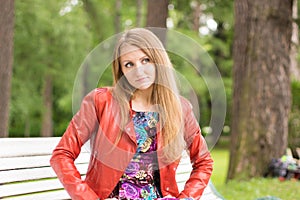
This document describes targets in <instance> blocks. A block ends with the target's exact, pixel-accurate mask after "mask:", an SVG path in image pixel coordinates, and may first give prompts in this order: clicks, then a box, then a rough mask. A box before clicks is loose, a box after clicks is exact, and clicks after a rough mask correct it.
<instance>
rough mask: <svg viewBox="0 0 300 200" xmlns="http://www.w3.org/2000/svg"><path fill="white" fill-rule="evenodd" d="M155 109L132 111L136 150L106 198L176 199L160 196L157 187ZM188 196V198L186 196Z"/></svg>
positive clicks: (139, 199)
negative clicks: (153, 110) (150, 110)
mask: <svg viewBox="0 0 300 200" xmlns="http://www.w3.org/2000/svg"><path fill="white" fill-rule="evenodd" d="M158 120H159V117H158V113H157V112H135V111H133V123H134V129H135V132H136V139H137V146H138V147H137V151H136V153H135V155H134V156H133V158H132V160H131V162H130V163H129V165H128V166H127V168H126V170H125V172H124V174H123V175H122V177H121V178H120V181H119V183H118V184H117V186H116V187H115V189H114V190H113V192H112V193H111V194H110V196H109V198H117V199H121V200H125V199H137V200H141V199H146V200H153V199H176V198H162V195H161V192H160V189H159V185H160V184H159V179H160V178H159V169H158V162H157V154H156V149H157V137H156V125H157V122H158ZM186 199H188V198H186Z"/></svg>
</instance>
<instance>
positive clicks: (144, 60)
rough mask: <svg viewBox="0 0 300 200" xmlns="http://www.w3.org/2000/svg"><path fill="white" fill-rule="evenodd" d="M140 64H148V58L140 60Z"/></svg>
mask: <svg viewBox="0 0 300 200" xmlns="http://www.w3.org/2000/svg"><path fill="white" fill-rule="evenodd" d="M142 62H143V63H144V64H146V63H149V62H150V59H149V58H144V59H143V60H142Z"/></svg>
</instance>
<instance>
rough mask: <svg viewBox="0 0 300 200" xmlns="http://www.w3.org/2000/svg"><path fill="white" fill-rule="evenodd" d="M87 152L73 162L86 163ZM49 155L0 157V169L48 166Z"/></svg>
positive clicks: (88, 155)
mask: <svg viewBox="0 0 300 200" xmlns="http://www.w3.org/2000/svg"><path fill="white" fill-rule="evenodd" d="M89 157H90V154H89V153H81V154H80V155H79V156H78V158H77V159H76V160H75V163H86V162H87V161H88V160H89ZM50 158H51V155H45V156H26V157H13V158H1V159H0V171H3V170H13V169H25V168H35V167H46V166H49V165H50V163H49V161H50Z"/></svg>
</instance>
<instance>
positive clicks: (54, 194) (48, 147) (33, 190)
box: [0, 137, 223, 200]
mask: <svg viewBox="0 0 300 200" xmlns="http://www.w3.org/2000/svg"><path fill="white" fill-rule="evenodd" d="M59 140H60V138H58V137H52V138H1V139H0V199H15V200H39V199H42V200H54V199H70V197H69V195H68V193H67V192H66V191H65V190H64V188H63V186H62V184H61V183H60V182H59V180H58V179H57V177H56V174H55V173H54V171H53V170H52V168H51V167H50V163H49V160H50V157H51V153H52V151H53V149H54V148H55V146H56V145H57V143H58V141H59ZM89 156H90V154H89V151H88V148H86V147H85V146H83V148H82V150H81V153H80V155H79V157H78V158H77V159H76V161H75V164H76V167H77V168H78V171H79V172H80V173H81V175H82V177H83V178H84V176H85V173H86V171H87V167H88V160H89ZM190 171H191V165H190V163H189V159H188V157H187V155H184V157H183V159H182V161H181V163H180V165H179V167H178V169H177V176H176V180H177V183H178V187H179V189H180V190H182V189H183V187H184V184H185V181H186V180H187V178H188V176H189V173H190ZM218 199H223V198H222V197H221V195H219V194H218V192H217V191H216V189H215V188H214V186H213V184H212V183H210V184H209V186H208V187H207V188H206V189H205V192H204V195H203V197H202V198H201V200H218Z"/></svg>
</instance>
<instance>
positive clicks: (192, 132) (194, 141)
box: [179, 102, 213, 199]
mask: <svg viewBox="0 0 300 200" xmlns="http://www.w3.org/2000/svg"><path fill="white" fill-rule="evenodd" d="M184 112H185V115H184V116H185V140H186V142H187V147H188V151H189V154H190V159H191V163H192V168H193V169H192V172H191V174H190V177H189V179H188V180H187V182H186V184H185V187H184V190H183V191H182V192H181V193H180V195H179V198H184V197H192V198H193V199H200V197H201V195H202V193H203V191H204V189H205V187H206V186H207V184H208V182H209V179H210V176H211V173H212V169H213V160H212V158H211V156H210V152H209V151H208V148H207V144H206V141H205V139H204V137H203V136H202V135H201V130H200V127H199V124H198V122H197V120H196V118H195V116H194V114H193V111H192V106H191V104H190V103H189V102H185V106H184Z"/></svg>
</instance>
